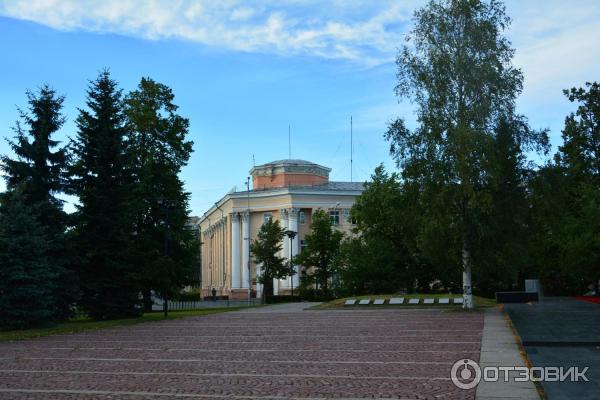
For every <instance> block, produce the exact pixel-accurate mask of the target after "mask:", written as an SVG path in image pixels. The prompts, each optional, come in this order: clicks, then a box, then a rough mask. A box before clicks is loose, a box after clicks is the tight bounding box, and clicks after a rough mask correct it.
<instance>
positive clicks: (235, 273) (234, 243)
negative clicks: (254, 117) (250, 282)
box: [230, 213, 242, 289]
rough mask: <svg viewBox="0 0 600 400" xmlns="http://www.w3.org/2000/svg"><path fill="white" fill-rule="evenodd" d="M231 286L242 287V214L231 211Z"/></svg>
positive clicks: (234, 287)
mask: <svg viewBox="0 0 600 400" xmlns="http://www.w3.org/2000/svg"><path fill="white" fill-rule="evenodd" d="M230 218H231V288H232V289H239V288H241V287H242V281H241V275H240V215H239V214H238V213H231V215H230Z"/></svg>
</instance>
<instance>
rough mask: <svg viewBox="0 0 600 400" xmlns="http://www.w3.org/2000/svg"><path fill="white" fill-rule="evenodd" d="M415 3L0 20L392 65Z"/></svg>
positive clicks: (28, 10)
mask: <svg viewBox="0 0 600 400" xmlns="http://www.w3.org/2000/svg"><path fill="white" fill-rule="evenodd" d="M414 1H415V0H410V1H404V2H394V1H391V0H387V1H381V2H377V3H373V2H338V3H323V2H297V1H293V0H289V1H284V2H279V3H276V4H274V5H271V6H269V7H267V6H265V3H263V2H253V1H238V0H226V1H186V0H177V1H174V0H171V1H169V0H155V1H143V0H131V1H125V0H104V1H101V0H82V1H77V0H65V1H58V0H0V15H4V16H7V17H12V18H17V19H23V20H28V21H33V22H36V23H40V24H43V25H47V26H49V27H52V28H55V29H60V30H66V31H72V30H86V31H92V32H110V33H117V34H122V35H129V36H135V37H141V38H145V39H151V40H156V39H170V38H176V39H184V40H190V41H194V42H198V43H202V44H205V45H208V46H217V47H221V48H228V49H232V50H237V51H246V52H264V53H275V54H283V55H289V54H291V55H295V54H308V55H312V56H317V57H324V58H331V59H345V60H352V61H357V62H360V63H362V64H367V65H374V64H380V63H382V62H387V61H391V60H393V57H394V53H395V49H396V47H397V45H398V43H399V42H400V40H401V38H402V34H403V32H404V29H405V26H403V25H401V24H398V21H406V20H407V18H408V17H409V16H410V15H411V13H412V11H413V9H414V7H415V3H414Z"/></svg>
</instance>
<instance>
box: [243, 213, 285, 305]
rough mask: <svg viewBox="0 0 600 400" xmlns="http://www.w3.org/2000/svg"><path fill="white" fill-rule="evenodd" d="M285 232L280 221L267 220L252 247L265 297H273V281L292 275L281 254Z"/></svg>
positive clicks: (251, 250)
mask: <svg viewBox="0 0 600 400" xmlns="http://www.w3.org/2000/svg"><path fill="white" fill-rule="evenodd" d="M284 232H285V230H284V229H283V228H282V227H281V226H280V225H279V221H274V220H272V219H269V220H267V221H266V222H265V223H264V224H262V226H261V227H260V230H259V231H258V235H257V238H256V240H255V241H254V242H253V243H252V244H251V245H250V252H251V253H252V256H253V258H254V262H255V263H256V265H259V266H260V273H259V274H258V278H257V279H258V282H259V283H261V284H263V285H264V286H263V297H265V296H272V295H273V279H283V278H285V277H286V276H289V275H290V266H289V264H288V263H286V259H285V258H284V257H280V256H278V255H277V254H278V253H281V249H282V247H283V246H282V241H283V240H284V237H285V233H284Z"/></svg>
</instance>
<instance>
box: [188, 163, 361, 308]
mask: <svg viewBox="0 0 600 400" xmlns="http://www.w3.org/2000/svg"><path fill="white" fill-rule="evenodd" d="M330 171H331V170H330V169H329V168H327V167H323V166H321V165H318V164H315V163H311V162H308V161H304V160H290V159H288V160H279V161H274V162H271V163H267V164H264V165H259V166H256V167H254V168H252V170H250V175H251V177H252V187H251V188H249V189H250V190H246V191H235V190H234V191H231V192H230V193H227V194H226V195H225V196H223V198H221V199H220V200H219V201H218V202H217V203H215V205H214V206H213V207H211V208H210V209H209V210H208V211H207V212H206V213H205V214H204V215H203V216H202V217H201V218H200V220H199V222H198V224H199V230H200V239H201V250H202V261H201V264H202V266H201V268H202V270H201V284H200V287H201V289H202V294H203V296H210V294H211V291H212V289H213V288H214V289H215V290H216V291H217V295H219V296H227V297H229V298H230V299H245V298H247V297H248V293H249V292H250V293H251V296H252V297H260V295H261V291H262V288H261V285H260V284H258V283H257V280H256V275H257V265H255V263H254V261H253V259H252V255H251V254H250V244H251V243H252V242H253V241H254V240H255V239H256V237H257V235H258V231H259V230H260V227H261V225H262V224H263V222H264V221H266V220H267V219H275V220H278V221H279V223H280V224H281V226H282V227H284V228H285V229H286V230H291V231H294V232H297V235H296V237H295V238H294V239H293V240H291V241H290V239H289V238H287V237H286V238H284V241H283V249H282V254H281V256H282V257H285V258H286V259H288V260H289V258H290V257H293V256H294V255H296V254H298V252H300V251H302V248H303V245H304V237H305V236H306V234H308V233H309V232H310V223H311V217H312V215H313V213H314V212H315V211H316V210H318V209H321V210H324V211H325V212H327V213H329V215H330V218H331V220H332V224H333V225H334V227H335V228H336V229H340V230H342V231H346V232H349V231H350V230H351V229H352V221H350V219H349V211H350V208H351V207H352V205H353V204H354V201H355V198H356V196H358V195H359V194H360V193H362V190H363V183H360V182H331V181H329V172H330ZM294 268H295V270H296V274H295V275H294V276H293V277H292V278H291V279H290V278H289V277H288V278H287V279H281V280H274V281H273V289H274V293H275V294H287V293H289V292H290V291H291V288H292V286H293V287H294V288H296V287H298V284H299V279H300V276H299V273H298V272H299V271H298V270H299V269H298V267H297V266H295V267H294ZM258 272H259V274H260V266H258Z"/></svg>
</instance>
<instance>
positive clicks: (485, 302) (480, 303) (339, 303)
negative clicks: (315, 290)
mask: <svg viewBox="0 0 600 400" xmlns="http://www.w3.org/2000/svg"><path fill="white" fill-rule="evenodd" d="M392 297H404V304H398V305H389V304H384V305H374V304H369V305H364V306H361V305H358V304H357V305H354V306H344V302H345V301H346V300H347V299H356V300H363V299H371V301H372V300H375V299H386V300H389V299H390V298H392ZM460 297H462V295H461V294H402V295H400V294H379V295H376V294H371V295H364V296H351V297H344V298H341V299H335V300H332V301H330V302H327V303H323V304H319V305H317V306H315V307H312V308H313V309H317V310H318V309H330V308H348V309H349V308H378V307H379V308H404V307H407V308H417V307H422V308H431V307H435V308H450V309H462V305H460V304H449V305H444V304H437V303H436V304H433V305H430V304H428V305H424V304H423V303H422V302H421V304H419V305H409V304H408V300H407V299H439V298H450V299H453V298H460ZM473 301H474V302H475V307H477V308H481V307H493V306H495V305H496V299H488V298H485V297H479V296H473Z"/></svg>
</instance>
